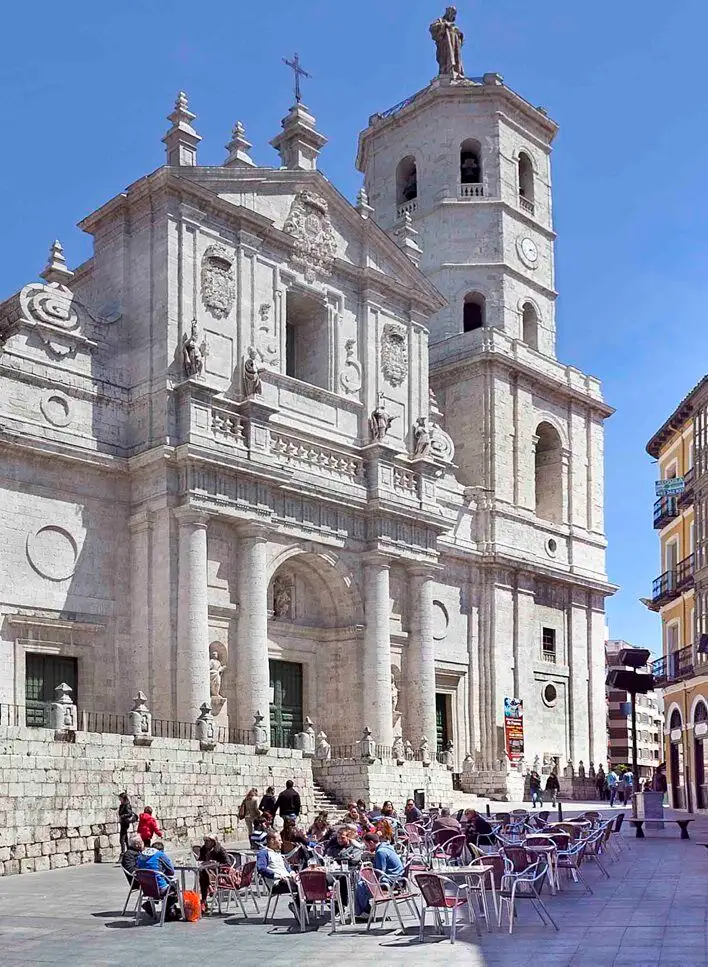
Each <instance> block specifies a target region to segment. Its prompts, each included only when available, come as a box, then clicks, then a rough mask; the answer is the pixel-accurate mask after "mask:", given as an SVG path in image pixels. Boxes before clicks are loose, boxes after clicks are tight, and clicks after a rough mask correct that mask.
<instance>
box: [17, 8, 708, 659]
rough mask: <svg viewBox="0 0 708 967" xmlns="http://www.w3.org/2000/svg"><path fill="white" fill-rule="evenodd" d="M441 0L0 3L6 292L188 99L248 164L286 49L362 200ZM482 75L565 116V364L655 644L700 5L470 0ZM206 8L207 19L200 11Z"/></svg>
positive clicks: (702, 335)
mask: <svg viewBox="0 0 708 967" xmlns="http://www.w3.org/2000/svg"><path fill="white" fill-rule="evenodd" d="M444 6H445V3H444V0H443V2H429V0H425V2H422V0H414V2H411V0H407V2H404V0H389V2H387V3H385V4H384V3H381V2H374V0H358V2H356V3H341V2H324V0H320V2H317V0H298V2H293V0H274V2H271V3H269V4H262V5H258V4H254V3H248V4H246V3H243V2H238V0H232V2H231V3H227V4H221V5H216V6H215V5H213V4H209V5H207V4H205V5H203V6H200V5H199V4H195V3H193V2H189V3H188V2H186V0H169V2H167V0H163V2H157V0H149V2H148V0H144V2H142V3H138V2H135V0H123V2H122V3H121V4H97V3H96V2H95V0H94V2H92V3H89V2H86V0H72V2H71V3H63V4H61V3H60V4H57V3H55V2H52V3H50V2H48V0H39V2H37V3H34V4H12V5H9V6H8V7H7V9H5V10H4V12H3V34H4V40H5V42H4V44H3V57H2V59H0V91H2V107H3V121H4V123H3V140H4V148H3V158H2V162H1V163H0V211H2V216H3V231H2V234H1V236H0V297H4V296H6V295H8V294H10V293H11V292H12V291H14V290H15V289H17V288H19V287H20V286H21V285H22V284H24V283H25V282H26V281H28V280H30V279H33V278H34V277H35V276H36V273H37V272H38V271H39V270H40V269H41V267H42V266H43V264H44V260H45V257H46V253H47V249H48V245H49V243H50V242H51V240H52V239H54V238H55V237H58V238H60V239H61V240H62V241H63V242H64V245H65V249H66V254H67V258H68V260H69V262H70V264H78V263H79V262H81V261H82V260H83V259H84V258H86V257H87V256H88V255H89V254H90V246H89V241H90V240H89V239H88V237H84V236H83V235H82V234H81V233H80V232H79V231H78V229H76V228H75V223H76V222H77V221H78V220H79V219H80V218H81V217H82V216H84V215H85V214H87V213H88V212H90V211H91V210H92V209H94V208H95V207H97V206H98V205H100V204H101V203H102V202H104V201H106V200H107V199H108V198H110V197H112V196H113V195H114V194H116V193H117V192H118V191H120V190H121V189H122V188H124V187H125V186H126V185H128V184H129V183H130V182H132V181H133V180H135V179H136V178H138V177H140V176H141V175H143V174H145V173H146V172H148V171H151V170H153V169H154V168H156V167H158V166H159V165H160V164H162V163H163V158H164V154H163V145H162V144H161V142H160V139H161V138H162V136H163V134H164V133H165V131H166V130H167V127H168V124H167V122H166V120H165V115H167V114H168V113H169V112H170V110H171V108H172V104H173V102H174V97H175V94H176V92H177V91H178V90H179V89H183V90H185V91H186V92H187V93H188V95H189V98H190V106H191V107H192V109H193V110H194V111H195V112H196V113H197V114H198V119H197V121H196V126H197V129H198V131H199V133H200V134H201V135H202V136H203V137H204V141H203V143H202V145H201V146H200V161H201V162H202V163H203V164H216V163H219V162H220V161H221V160H223V157H224V154H225V152H224V150H223V145H225V144H226V142H227V141H228V139H229V134H230V130H231V126H232V124H233V122H234V121H235V120H236V119H240V120H242V121H243V123H244V124H245V126H246V133H247V136H248V137H249V140H251V141H252V142H253V143H254V149H253V156H254V158H255V159H256V160H257V161H258V162H260V163H262V164H273V163H274V162H275V154H274V152H273V150H272V149H271V148H270V147H269V145H268V141H269V140H270V139H271V138H272V137H273V136H274V135H275V134H276V133H277V132H278V130H279V127H280V119H281V117H282V116H283V115H284V114H285V113H286V111H287V108H288V107H289V105H290V102H291V92H290V83H291V79H290V76H289V72H288V71H287V69H286V68H285V67H284V65H283V64H282V60H281V58H282V57H283V56H285V55H292V53H293V52H294V51H295V50H297V51H298V52H299V54H300V57H301V59H302V62H303V64H304V66H305V67H306V68H307V69H308V70H309V71H310V72H311V74H312V75H313V79H312V80H311V81H306V82H305V102H306V103H307V104H308V106H309V107H310V108H311V109H312V110H313V111H314V112H315V113H316V115H317V118H318V125H319V129H320V130H321V131H322V132H323V133H325V134H326V135H327V136H328V137H329V138H330V144H329V145H328V146H327V147H326V148H325V150H324V152H323V155H322V169H323V170H324V171H325V173H326V174H327V175H328V177H329V178H331V180H332V181H334V182H335V184H336V185H337V186H338V187H339V188H340V189H341V190H342V191H344V193H345V194H347V195H348V196H349V197H351V198H353V197H354V195H355V193H356V190H357V189H358V187H359V185H360V176H359V175H358V174H357V172H356V171H355V170H354V156H355V150H356V137H357V133H358V131H359V130H360V129H361V128H362V127H364V126H365V125H366V121H367V118H368V116H369V115H370V114H372V113H373V112H374V111H376V110H381V109H385V108H387V107H389V106H391V105H393V104H395V103H396V102H397V101H399V100H401V99H402V98H404V97H406V96H407V95H409V94H411V93H413V92H414V91H416V90H418V89H419V88H421V87H423V86H424V85H425V84H426V83H427V82H428V81H429V80H430V79H431V77H432V76H433V74H434V73H435V58H434V50H433V47H432V43H431V41H430V38H429V36H428V30H427V25H428V23H429V22H430V21H431V20H432V19H433V18H434V17H436V16H439V15H440V13H441V12H442V10H443V8H444ZM458 7H459V17H458V19H459V22H460V25H461V27H462V29H463V30H464V32H465V47H464V60H465V66H466V69H467V72H468V73H469V74H471V75H477V74H482V73H484V72H485V71H498V72H499V73H501V74H503V75H504V78H505V80H506V82H507V83H508V84H509V85H510V86H511V87H513V88H514V89H515V90H517V91H519V93H521V94H522V95H523V96H524V97H526V98H527V99H528V100H530V101H532V102H533V103H534V104H540V105H543V106H545V107H546V108H547V109H548V111H549V112H550V114H551V115H552V116H553V117H554V118H555V119H556V120H557V121H559V122H560V125H561V130H560V134H559V136H558V138H557V140H556V148H555V154H554V173H553V176H554V188H555V201H554V204H555V219H556V229H557V231H558V233H559V240H558V246H557V287H558V289H559V291H560V299H559V303H558V329H559V339H558V350H559V356H560V358H561V359H562V360H563V361H565V362H569V363H573V364H574V365H577V366H579V367H580V368H582V369H584V370H586V371H587V372H590V373H593V374H594V375H597V376H599V377H600V378H601V379H602V380H603V382H604V388H605V395H606V398H607V399H608V400H609V402H610V403H611V404H612V405H613V406H615V407H616V408H617V413H616V415H615V416H614V417H612V419H611V420H610V421H609V422H608V425H607V445H606V457H607V473H606V477H607V501H606V506H607V530H608V536H609V540H610V548H609V554H608V565H609V573H610V577H611V579H612V580H613V581H615V582H616V583H617V584H620V585H622V590H621V591H620V592H619V593H618V594H617V596H616V597H615V598H614V599H613V600H611V601H610V602H609V606H608V611H609V618H610V631H611V634H612V636H613V637H623V638H626V639H628V640H630V641H633V642H636V643H645V644H647V645H649V646H650V647H655V648H656V647H657V646H658V645H659V641H660V633H659V622H658V618H657V617H655V616H653V615H651V614H649V613H648V612H646V611H645V609H644V608H643V607H642V605H640V604H639V603H638V599H639V597H640V596H644V595H646V594H647V593H648V592H649V591H650V588H651V580H652V578H653V577H654V576H656V574H657V573H658V572H659V557H658V543H657V539H656V535H655V534H654V532H653V531H652V528H651V505H652V501H653V480H654V476H655V468H653V467H652V465H651V461H650V459H649V457H648V456H647V455H646V453H645V452H644V445H645V443H646V441H647V440H648V438H649V437H650V436H651V434H652V433H653V432H654V430H655V429H657V428H658V427H659V426H660V425H661V423H662V422H663V421H664V419H665V418H666V416H668V414H669V413H670V411H671V410H672V409H673V408H674V406H675V404H676V403H677V402H678V400H679V399H680V398H681V397H682V396H683V395H684V394H685V393H686V392H687V390H688V389H689V388H690V387H691V386H692V385H693V383H694V382H696V381H697V380H698V379H699V378H700V377H701V376H702V375H703V374H704V372H705V371H706V370H708V365H707V360H706V344H707V342H708V332H707V326H706V321H707V320H706V311H705V306H706V304H707V303H708V240H707V237H706V233H707V231H708V189H707V185H708V123H707V122H708V118H707V116H706V100H705V82H704V76H703V73H704V64H705V58H706V54H705V37H706V34H707V33H708V5H706V4H705V2H704V0H703V2H701V0H682V2H681V3H674V4H667V3H659V2H658V0H641V2H640V0H625V2H624V3H621V4H620V3H616V2H612V3H610V2H607V0H596V2H595V3H593V4H579V3H575V2H568V0H543V2H541V3H536V4H529V3H525V2H521V0H486V2H482V0H473V2H470V0H466V2H465V0H462V2H460V3H459V4H458ZM202 11H203V15H202Z"/></svg>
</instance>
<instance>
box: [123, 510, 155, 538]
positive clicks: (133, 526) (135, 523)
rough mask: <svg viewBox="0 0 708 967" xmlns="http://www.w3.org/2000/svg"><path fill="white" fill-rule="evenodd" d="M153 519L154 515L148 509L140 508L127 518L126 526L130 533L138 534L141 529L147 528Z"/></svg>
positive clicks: (150, 525)
mask: <svg viewBox="0 0 708 967" xmlns="http://www.w3.org/2000/svg"><path fill="white" fill-rule="evenodd" d="M154 520H155V515H154V514H153V513H152V511H149V510H140V511H138V513H137V514H133V515H132V517H130V518H129V520H128V527H129V528H130V531H131V533H132V534H139V533H140V532H141V531H147V530H149V529H150V528H151V527H152V525H153V522H154Z"/></svg>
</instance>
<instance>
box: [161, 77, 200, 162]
mask: <svg viewBox="0 0 708 967" xmlns="http://www.w3.org/2000/svg"><path fill="white" fill-rule="evenodd" d="M196 116H197V115H196V114H193V113H192V112H191V111H190V110H189V104H188V101H187V95H186V94H185V93H184V91H180V92H179V94H178V95H177V99H176V101H175V108H174V111H173V112H172V114H168V116H167V120H168V121H172V127H171V128H170V130H169V131H168V132H167V134H166V135H165V136H164V138H163V139H162V140H163V143H164V145H165V149H166V151H167V164H168V165H172V166H173V167H179V166H184V167H188V166H194V165H196V163H197V145H198V144H199V142H200V141H201V140H202V139H201V137H200V136H199V135H198V134H197V132H196V131H195V130H194V128H193V127H192V121H193V120H194V119H195V117H196Z"/></svg>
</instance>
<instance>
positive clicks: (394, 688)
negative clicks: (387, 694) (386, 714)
mask: <svg viewBox="0 0 708 967" xmlns="http://www.w3.org/2000/svg"><path fill="white" fill-rule="evenodd" d="M391 711H392V712H393V718H394V721H395V719H396V715H397V714H398V685H397V684H396V676H395V675H394V673H393V672H391Z"/></svg>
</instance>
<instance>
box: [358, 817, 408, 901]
mask: <svg viewBox="0 0 708 967" xmlns="http://www.w3.org/2000/svg"><path fill="white" fill-rule="evenodd" d="M364 846H365V847H366V849H367V850H368V851H369V853H373V854H374V855H373V858H372V866H373V867H374V869H375V870H377V871H378V872H379V873H380V874H381V877H380V879H381V881H382V883H386V884H388V885H391V884H393V883H395V881H396V880H397V879H399V878H400V877H401V876H403V863H402V862H401V857H400V856H399V855H398V853H397V852H396V851H395V849H394V848H393V845H392V844H391V843H387V842H386V841H385V840H382V839H381V838H380V837H379V836H378V835H377V834H376V833H367V834H366V836H365V837H364ZM370 897H371V893H370V892H369V888H368V886H367V885H366V883H365V882H364V880H359V882H358V883H357V886H356V915H357V916H358V917H363V916H368V915H369V912H370V910H371V906H370V902H369V901H370Z"/></svg>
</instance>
